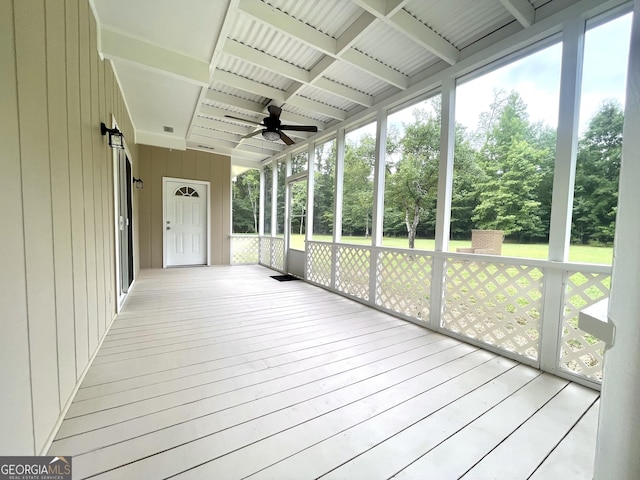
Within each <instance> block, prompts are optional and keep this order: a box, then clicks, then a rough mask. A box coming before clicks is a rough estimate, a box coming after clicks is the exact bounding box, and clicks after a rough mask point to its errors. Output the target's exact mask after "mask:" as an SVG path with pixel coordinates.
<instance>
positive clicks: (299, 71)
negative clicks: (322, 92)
mask: <svg viewBox="0 0 640 480" xmlns="http://www.w3.org/2000/svg"><path fill="white" fill-rule="evenodd" d="M223 51H224V53H226V54H229V55H232V56H234V57H237V58H239V59H241V60H244V61H245V62H248V63H251V64H253V65H256V66H257V67H261V68H264V69H265V70H269V71H270V72H276V73H279V74H280V75H282V76H284V77H287V78H290V79H291V80H295V81H297V82H301V83H309V72H308V71H306V70H305V69H304V68H300V67H296V66H295V65H291V64H290V63H287V62H285V61H283V60H280V59H279V58H276V57H272V56H270V55H267V54H266V53H264V52H261V51H260V50H256V49H254V48H251V47H249V46H247V45H243V44H242V43H240V42H236V41H235V40H230V39H229V40H227V41H226V42H225V44H224V47H223Z"/></svg>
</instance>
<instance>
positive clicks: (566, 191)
mask: <svg viewBox="0 0 640 480" xmlns="http://www.w3.org/2000/svg"><path fill="white" fill-rule="evenodd" d="M584 29H585V21H584V18H582V17H577V18H574V19H571V20H569V21H567V22H566V23H565V25H564V28H563V37H562V42H563V45H562V70H561V75H560V106H559V109H558V130H557V140H556V159H555V165H554V171H553V193H552V200H551V220H550V225H549V254H548V259H549V260H551V261H554V262H564V261H566V260H567V258H568V255H569V240H570V239H571V215H572V212H573V189H574V183H575V176H576V158H577V152H578V121H579V117H580V112H579V110H580V90H581V86H582V59H583V52H584ZM564 281H565V280H564V272H563V271H562V270H560V269H552V268H547V269H545V272H544V287H543V288H544V305H543V310H542V315H541V319H540V331H541V336H540V354H539V356H538V358H539V360H540V368H541V369H542V370H545V371H547V372H551V373H555V372H556V371H557V369H558V359H559V358H560V342H559V341H558V338H559V337H560V335H561V334H562V332H561V324H562V309H563V305H562V301H563V296H564V291H565V285H564Z"/></svg>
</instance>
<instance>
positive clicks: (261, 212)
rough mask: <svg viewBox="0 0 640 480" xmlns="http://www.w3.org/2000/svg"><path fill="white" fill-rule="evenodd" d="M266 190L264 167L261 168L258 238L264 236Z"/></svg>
mask: <svg viewBox="0 0 640 480" xmlns="http://www.w3.org/2000/svg"><path fill="white" fill-rule="evenodd" d="M265 191H266V188H265V184H264V165H261V166H260V196H259V199H260V200H259V202H260V203H259V207H258V222H259V223H258V236H260V237H262V236H264V194H265Z"/></svg>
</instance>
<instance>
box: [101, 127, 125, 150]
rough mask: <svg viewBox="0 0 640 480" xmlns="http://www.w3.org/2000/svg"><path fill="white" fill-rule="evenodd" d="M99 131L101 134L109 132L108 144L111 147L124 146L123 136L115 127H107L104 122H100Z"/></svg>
mask: <svg viewBox="0 0 640 480" xmlns="http://www.w3.org/2000/svg"><path fill="white" fill-rule="evenodd" d="M100 133H102V135H106V134H107V133H108V134H109V146H110V147H111V148H124V137H123V136H122V132H121V131H120V130H118V129H117V128H107V126H106V125H105V124H104V123H101V124H100Z"/></svg>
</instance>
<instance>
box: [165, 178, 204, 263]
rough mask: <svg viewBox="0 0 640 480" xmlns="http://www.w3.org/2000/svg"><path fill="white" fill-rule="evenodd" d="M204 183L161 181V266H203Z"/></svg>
mask: <svg viewBox="0 0 640 480" xmlns="http://www.w3.org/2000/svg"><path fill="white" fill-rule="evenodd" d="M207 194H208V186H207V184H206V183H204V182H192V181H188V180H178V179H171V180H170V179H166V178H165V179H164V212H165V215H164V228H165V235H164V239H165V242H164V249H165V265H166V266H167V267H171V266H181V265H206V264H207V243H208V242H207V204H208V201H207V196H208V195H207Z"/></svg>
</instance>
